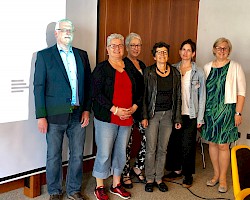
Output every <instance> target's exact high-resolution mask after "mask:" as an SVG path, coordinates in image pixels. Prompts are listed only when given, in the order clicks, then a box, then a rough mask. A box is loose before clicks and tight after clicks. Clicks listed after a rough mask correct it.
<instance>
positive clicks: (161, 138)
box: [142, 42, 181, 192]
mask: <svg viewBox="0 0 250 200" xmlns="http://www.w3.org/2000/svg"><path fill="white" fill-rule="evenodd" d="M152 54H153V56H154V60H155V61H156V63H155V64H153V65H151V66H149V67H147V68H146V69H145V71H144V84H145V91H144V97H143V120H142V125H143V127H144V128H146V130H145V135H146V140H147V142H146V156H145V175H146V180H147V183H146V185H145V191H146V192H153V186H154V185H155V184H156V185H157V187H158V188H159V190H160V191H161V192H166V191H168V187H167V186H166V184H165V183H164V182H163V181H162V177H163V175H164V167H165V161H166V154H167V146H168V141H169V137H170V135H171V132H172V125H173V123H174V124H175V128H176V129H179V128H181V78H180V73H179V71H178V70H177V69H175V68H174V67H172V66H171V65H170V64H169V63H168V62H167V61H168V55H169V45H168V44H166V43H164V42H159V43H156V44H155V45H154V47H153V49H152Z"/></svg>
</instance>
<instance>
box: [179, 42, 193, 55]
mask: <svg viewBox="0 0 250 200" xmlns="http://www.w3.org/2000/svg"><path fill="white" fill-rule="evenodd" d="M186 44H189V45H190V46H191V49H192V52H195V51H196V44H195V42H193V41H192V40H191V39H187V40H185V41H184V42H182V43H181V47H180V50H182V47H183V46H184V45H186Z"/></svg>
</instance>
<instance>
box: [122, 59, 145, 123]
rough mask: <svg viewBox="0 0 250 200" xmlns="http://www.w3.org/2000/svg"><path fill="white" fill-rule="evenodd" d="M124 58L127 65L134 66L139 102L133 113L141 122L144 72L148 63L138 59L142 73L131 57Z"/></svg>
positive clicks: (135, 118) (133, 72)
mask: <svg viewBox="0 0 250 200" xmlns="http://www.w3.org/2000/svg"><path fill="white" fill-rule="evenodd" d="M123 60H124V62H125V65H128V66H131V67H132V69H131V70H132V74H133V76H134V78H135V83H136V91H137V93H138V104H137V106H138V108H137V110H136V111H135V113H134V114H133V118H134V120H135V121H136V122H140V121H141V120H142V119H143V118H142V100H143V92H144V78H143V73H144V69H145V68H146V65H145V64H144V63H143V62H142V61H141V60H138V62H139V65H140V67H141V69H142V74H141V72H139V71H138V70H137V68H136V67H135V66H134V64H133V62H132V61H131V60H130V59H129V58H127V57H125V58H124V59H123Z"/></svg>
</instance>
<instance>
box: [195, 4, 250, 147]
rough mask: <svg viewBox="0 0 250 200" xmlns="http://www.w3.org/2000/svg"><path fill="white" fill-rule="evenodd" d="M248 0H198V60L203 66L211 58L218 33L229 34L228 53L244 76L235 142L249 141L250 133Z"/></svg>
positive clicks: (249, 19) (219, 34) (220, 35)
mask: <svg viewBox="0 0 250 200" xmlns="http://www.w3.org/2000/svg"><path fill="white" fill-rule="evenodd" d="M249 9H250V1H249V0H241V1H235V0H219V1H218V0H201V1H200V7H199V18H198V35H197V59H196V61H197V63H198V65H200V66H204V64H206V63H207V62H209V61H211V60H213V59H214V56H213V54H212V46H213V43H214V41H215V40H216V39H217V38H219V37H226V38H228V39H229V40H230V41H231V42H232V45H233V51H232V53H231V55H230V58H231V59H232V60H235V61H237V62H239V63H240V64H241V65H242V66H243V69H244V72H245V75H246V79H247V97H246V102H245V107H244V110H243V123H242V125H241V126H240V128H239V131H240V132H241V138H240V140H239V142H238V144H248V145H250V140H247V139H246V135H247V133H250V104H249V95H250V85H249V78H250V67H249V65H250V12H249Z"/></svg>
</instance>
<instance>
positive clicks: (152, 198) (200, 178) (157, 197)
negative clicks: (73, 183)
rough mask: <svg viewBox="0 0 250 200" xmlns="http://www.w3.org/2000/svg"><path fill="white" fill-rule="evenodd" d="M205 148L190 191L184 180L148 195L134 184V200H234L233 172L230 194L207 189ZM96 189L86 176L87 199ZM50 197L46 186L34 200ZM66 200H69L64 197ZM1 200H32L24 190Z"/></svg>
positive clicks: (1, 196) (113, 197)
mask: <svg viewBox="0 0 250 200" xmlns="http://www.w3.org/2000/svg"><path fill="white" fill-rule="evenodd" d="M204 147H205V161H206V168H205V169H203V165H202V156H201V154H200V152H201V150H200V146H199V145H198V148H197V156H196V174H195V175H194V183H193V186H192V187H190V188H189V189H186V188H183V187H182V185H181V183H182V180H178V181H176V182H166V184H167V185H168V187H169V191H168V192H160V191H159V190H158V188H154V192H152V193H148V192H145V191H144V185H143V184H141V183H134V187H133V189H130V190H129V191H130V192H131V194H132V198H131V199H133V200H165V199H168V200H196V199H207V200H208V199H209V200H212V199H228V200H229V199H230V200H233V199H234V196H233V186H232V180H231V170H230V169H229V171H228V192H227V193H225V194H221V193H219V192H218V185H217V186H215V187H207V186H206V181H207V180H208V179H210V178H211V177H212V175H213V171H212V166H211V162H210V158H209V155H208V146H207V144H204ZM105 183H106V186H107V190H108V187H109V186H110V185H111V178H109V179H108V180H107V181H106V182H105ZM94 188H95V179H94V178H93V177H92V175H91V173H86V174H84V180H83V189H82V192H83V194H84V195H85V197H86V199H89V200H94V199H96V198H95V196H94V194H93V190H94ZM108 195H109V197H110V200H116V199H117V200H118V199H121V198H120V197H118V196H116V195H113V194H111V193H109V192H108ZM48 199H49V195H48V193H47V188H46V185H45V186H43V187H42V194H41V195H40V196H39V197H36V198H34V200H48ZM64 199H67V197H66V195H64ZM0 200H30V198H28V197H25V196H24V195H23V189H17V190H13V191H10V192H7V193H3V194H0Z"/></svg>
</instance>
